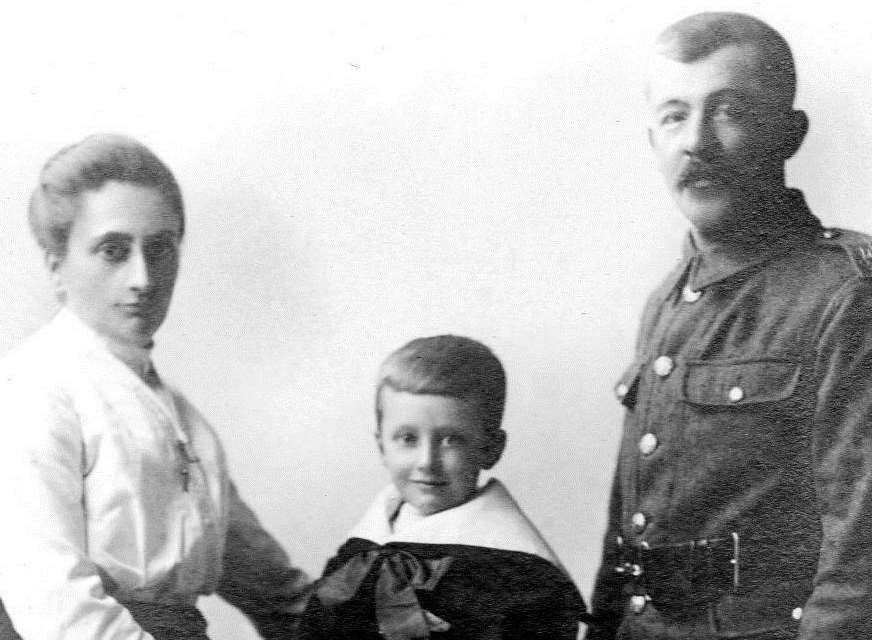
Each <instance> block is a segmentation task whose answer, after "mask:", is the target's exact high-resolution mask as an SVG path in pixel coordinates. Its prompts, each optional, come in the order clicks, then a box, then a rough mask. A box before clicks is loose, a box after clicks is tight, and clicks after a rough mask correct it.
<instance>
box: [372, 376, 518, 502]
mask: <svg viewBox="0 0 872 640" xmlns="http://www.w3.org/2000/svg"><path fill="white" fill-rule="evenodd" d="M381 394H382V397H381V403H382V419H381V426H380V429H379V432H378V433H377V434H376V439H377V440H378V445H379V451H381V454H382V460H383V461H384V464H385V466H386V467H387V468H388V471H389V472H390V474H391V480H392V481H393V483H394V485H395V486H396V487H397V489H398V490H399V492H400V495H401V496H402V499H403V501H404V502H407V503H409V505H410V506H412V507H414V508H415V509H416V510H417V511H419V512H420V513H421V514H422V515H430V514H433V513H437V512H439V511H443V510H445V509H450V508H452V507H456V506H458V505H460V504H463V503H464V502H466V501H467V500H469V499H470V498H471V497H472V495H473V494H474V493H475V490H476V489H477V487H478V475H479V473H480V472H481V470H482V469H487V468H490V467H491V466H492V465H493V464H494V463H495V462H496V458H498V457H499V453H500V452H501V451H502V438H499V437H494V436H493V435H492V434H489V433H488V432H487V430H486V429H485V427H484V426H483V425H482V424H481V419H480V417H479V411H478V407H477V406H476V404H475V403H472V402H468V401H464V400H461V399H458V398H453V397H449V396H441V395H433V394H418V393H407V392H405V391H394V390H393V389H391V388H390V387H385V388H383V389H382V390H381ZM500 433H502V432H500ZM497 443H498V444H497ZM495 444H497V448H496V449H495V446H494V445H495ZM495 451H496V456H494V455H493V454H494V452H495Z"/></svg>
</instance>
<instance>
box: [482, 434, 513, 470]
mask: <svg viewBox="0 0 872 640" xmlns="http://www.w3.org/2000/svg"><path fill="white" fill-rule="evenodd" d="M506 437H507V436H506V432H505V431H504V430H502V429H496V430H495V431H490V432H488V440H487V443H486V444H485V445H484V448H483V450H482V461H481V468H482V469H484V470H487V469H490V468H491V467H493V466H494V465H495V464H496V463H497V462H499V461H500V458H501V457H502V455H503V451H504V450H505V448H506Z"/></svg>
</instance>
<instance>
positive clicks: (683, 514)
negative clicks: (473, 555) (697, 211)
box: [589, 191, 872, 640]
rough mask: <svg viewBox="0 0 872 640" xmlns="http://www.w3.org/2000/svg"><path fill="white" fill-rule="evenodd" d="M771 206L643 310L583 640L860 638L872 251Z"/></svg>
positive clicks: (868, 480)
mask: <svg viewBox="0 0 872 640" xmlns="http://www.w3.org/2000/svg"><path fill="white" fill-rule="evenodd" d="M773 206H774V207H776V208H777V209H779V211H776V212H774V213H775V214H777V215H779V216H780V217H781V218H782V219H789V220H791V221H792V223H791V224H789V225H787V226H782V227H780V228H778V229H769V230H766V231H763V232H761V233H760V234H757V235H754V236H753V237H750V238H748V241H747V243H746V244H745V245H743V246H734V247H731V248H729V249H720V250H718V251H716V252H709V253H701V252H698V251H697V250H696V249H695V248H694V246H693V243H692V242H691V241H690V240H689V239H688V241H687V243H686V246H685V250H684V257H683V259H682V260H681V262H680V264H679V265H678V266H677V268H676V269H675V270H674V271H673V272H672V273H671V274H670V275H669V276H668V277H667V278H666V280H665V281H664V282H663V283H662V284H661V286H660V287H659V288H658V289H657V290H656V291H655V292H654V293H653V294H652V295H651V297H650V298H649V300H648V303H647V306H646V309H645V313H644V316H643V319H642V325H641V329H640V333H639V338H638V343H637V347H636V352H635V358H634V360H633V362H632V363H631V365H630V366H629V368H628V369H627V371H626V373H625V374H624V375H623V376H622V378H621V380H620V381H619V383H618V385H617V395H618V398H619V400H620V401H621V402H622V403H623V405H624V406H625V408H626V419H625V423H624V432H623V439H622V443H621V449H620V455H619V460H618V465H617V471H616V475H615V480H614V486H613V492H612V497H611V504H610V513H609V527H608V531H607V533H606V536H605V543H604V553H603V560H602V565H601V568H600V571H599V575H598V578H597V582H596V586H595V591H594V597H593V606H594V613H595V614H596V615H597V616H598V617H599V619H600V621H601V623H602V624H603V626H602V628H601V629H600V630H599V631H598V632H593V631H591V632H590V634H589V637H594V638H611V637H614V635H615V633H616V629H617V628H618V627H619V625H623V626H622V627H621V630H622V631H623V632H630V633H631V634H632V637H641V638H673V637H674V638H678V637H682V638H683V637H724V638H745V637H749V638H750V637H754V638H768V637H773V638H774V637H777V638H789V637H798V638H801V639H803V640H812V639H814V640H835V639H837V638H838V639H848V638H851V639H856V638H872V242H870V239H869V238H868V237H866V236H863V235H861V234H858V233H854V232H849V231H842V230H825V229H823V228H821V226H820V224H819V222H818V221H817V219H816V218H815V217H814V216H812V215H811V213H810V212H809V211H808V210H807V208H806V207H805V203H804V201H803V199H802V196H801V195H800V194H799V193H798V192H794V191H790V192H788V193H786V194H785V196H784V197H783V198H782V199H781V200H780V201H779V202H777V203H775V205H773ZM785 214H786V215H785ZM646 563H647V564H646ZM633 574H637V575H635V576H634V575H633ZM632 596H636V598H635V599H631V597H632ZM632 603H635V604H636V605H637V607H636V608H637V609H639V608H641V611H640V612H639V613H634V612H633V609H632V607H631V604H632ZM639 603H643V604H642V606H641V607H639V606H638V605H639ZM691 629H693V630H695V631H693V632H692V633H690V634H689V630H691ZM688 634H689V635H688ZM767 634H769V635H767Z"/></svg>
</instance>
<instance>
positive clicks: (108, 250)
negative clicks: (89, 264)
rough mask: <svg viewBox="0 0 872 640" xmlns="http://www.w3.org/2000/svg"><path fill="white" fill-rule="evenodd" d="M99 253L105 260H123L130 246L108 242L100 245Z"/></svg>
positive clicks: (127, 254)
mask: <svg viewBox="0 0 872 640" xmlns="http://www.w3.org/2000/svg"><path fill="white" fill-rule="evenodd" d="M99 253H100V257H102V258H103V259H104V260H106V262H113V263H115V262H124V261H125V260H126V259H127V256H129V255H130V247H129V246H127V245H126V244H121V243H117V242H110V243H106V244H104V245H101V246H100V249H99Z"/></svg>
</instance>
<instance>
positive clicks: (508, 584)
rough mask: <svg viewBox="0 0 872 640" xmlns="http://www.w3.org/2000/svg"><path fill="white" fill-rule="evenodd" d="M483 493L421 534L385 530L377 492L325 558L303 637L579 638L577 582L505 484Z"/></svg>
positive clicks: (386, 504)
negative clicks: (398, 535)
mask: <svg viewBox="0 0 872 640" xmlns="http://www.w3.org/2000/svg"><path fill="white" fill-rule="evenodd" d="M484 492H486V493H487V494H488V496H489V497H491V498H495V499H494V500H491V501H490V504H488V499H487V498H486V499H485V500H483V501H480V503H479V504H478V505H477V504H473V505H472V506H467V505H461V507H456V508H455V509H456V510H457V512H456V514H452V513H448V512H444V514H436V516H440V515H441V516H442V517H441V518H438V517H436V519H435V520H433V521H431V523H429V526H428V525H424V527H423V529H421V530H419V531H418V532H417V534H418V535H416V532H415V531H409V532H408V534H407V536H406V537H408V538H410V539H411V538H418V539H419V540H423V541H418V540H415V541H406V540H397V539H393V538H395V537H396V536H393V535H389V534H388V533H387V532H388V531H389V528H388V526H387V523H388V522H389V518H390V515H392V514H390V511H391V509H394V511H395V504H392V502H391V500H386V501H385V500H383V499H382V498H383V497H384V494H382V496H380V498H379V499H377V500H376V503H375V505H374V506H373V507H374V508H372V509H370V512H369V513H368V514H367V516H365V517H364V520H363V521H362V523H361V524H362V525H363V526H361V525H358V527H356V528H355V530H354V532H353V535H352V537H351V538H350V539H349V540H348V541H347V542H346V543H345V544H344V545H342V547H341V548H340V549H339V551H338V553H337V554H336V556H335V557H334V558H332V559H331V560H330V561H329V562H328V563H327V567H326V568H325V570H324V577H322V578H321V579H320V580H319V581H318V583H317V584H316V590H315V595H314V596H313V598H312V599H311V601H310V603H309V607H308V609H307V610H306V613H305V615H304V619H303V622H302V627H301V633H300V635H299V637H300V638H302V639H304V640H326V639H328V638H329V639H331V640H342V639H352V638H354V639H355V640H368V639H370V638H372V639H373V640H376V639H378V638H388V640H411V639H412V638H430V637H432V638H433V639H434V640H454V639H461V638H462V639H464V640H478V639H482V640H484V639H487V640H515V639H517V640H521V639H530V638H543V639H544V638H548V639H552V640H563V639H566V640H575V638H576V635H577V632H578V621H579V620H581V619H583V618H584V617H585V616H584V612H585V607H584V602H583V601H582V599H581V596H580V595H579V593H578V590H577V589H576V587H575V585H574V584H573V583H572V581H571V580H570V579H569V577H568V576H567V575H566V573H565V572H564V570H563V569H562V568H560V567H559V566H558V564H557V560H556V558H555V557H554V556H553V554H552V553H551V551H550V549H549V548H548V547H547V544H545V543H544V541H543V540H542V539H541V537H539V535H538V532H536V530H535V528H534V527H533V526H532V524H530V523H529V521H527V520H526V518H525V517H524V515H523V513H521V512H520V509H518V508H517V505H515V504H514V501H513V500H512V499H511V497H510V496H509V495H508V493H507V492H506V491H505V489H504V488H503V487H502V485H500V484H499V483H497V482H496V481H491V484H490V485H488V487H486V488H485V490H484ZM467 504H469V503H467ZM481 504H484V506H485V508H483V509H477V508H476V507H477V506H480V505H481ZM494 504H497V505H499V506H506V507H507V508H506V509H504V510H503V511H502V512H501V511H500V510H499V509H497V510H496V511H495V510H493V509H489V508H488V507H493V506H494ZM385 507H386V508H387V512H388V513H386V512H385V511H384V510H383V509H384V508H385ZM464 507H465V508H464ZM512 508H514V509H515V510H516V513H514V514H513V513H511V510H512ZM449 511H454V510H449ZM429 518H434V516H429ZM368 519H369V522H370V524H372V523H373V522H375V526H367V525H366V524H365V523H366V522H367V520H368ZM464 531H466V533H467V534H468V535H466V536H464ZM367 533H368V534H369V535H364V534H367ZM500 537H502V538H503V540H504V541H506V543H505V544H501V543H500V541H499V540H498V539H499V538H500ZM370 538H376V539H377V540H372V539H370ZM464 538H465V540H464ZM524 538H527V539H526V540H525V539H524ZM519 540H520V542H518V541H519ZM465 541H470V542H473V543H474V544H463V543H460V542H465ZM479 542H483V543H485V544H484V545H480V544H478V543H479ZM500 546H504V547H509V548H499V547H500ZM520 549H527V550H520ZM546 557H547V558H548V559H546Z"/></svg>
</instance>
